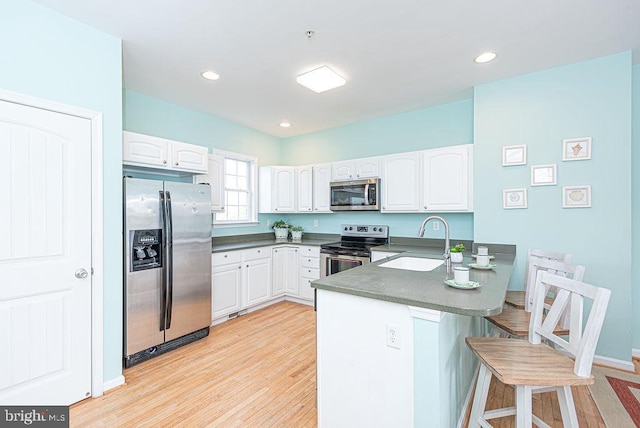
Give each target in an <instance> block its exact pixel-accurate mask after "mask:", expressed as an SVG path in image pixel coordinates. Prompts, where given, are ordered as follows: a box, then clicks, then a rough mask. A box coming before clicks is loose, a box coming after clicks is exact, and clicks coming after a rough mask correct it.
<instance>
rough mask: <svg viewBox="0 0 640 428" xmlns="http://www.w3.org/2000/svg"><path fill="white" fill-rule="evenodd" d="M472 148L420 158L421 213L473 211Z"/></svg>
mask: <svg viewBox="0 0 640 428" xmlns="http://www.w3.org/2000/svg"><path fill="white" fill-rule="evenodd" d="M472 166H473V146H472V145H471V144H468V145H464V146H452V147H445V148H442V149H434V150H427V151H425V152H423V154H422V171H423V187H422V203H423V205H422V209H423V210H424V211H434V212H443V211H472V210H473V202H472V200H473V198H472V194H473V188H472V183H471V182H472V176H473V173H472Z"/></svg>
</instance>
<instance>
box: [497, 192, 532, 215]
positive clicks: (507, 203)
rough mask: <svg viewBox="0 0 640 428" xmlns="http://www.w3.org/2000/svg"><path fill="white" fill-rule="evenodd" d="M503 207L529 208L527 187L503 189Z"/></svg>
mask: <svg viewBox="0 0 640 428" xmlns="http://www.w3.org/2000/svg"><path fill="white" fill-rule="evenodd" d="M502 208H504V209H505V210H507V209H517V208H527V189H504V190H503V191H502Z"/></svg>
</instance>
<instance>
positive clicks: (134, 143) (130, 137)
mask: <svg viewBox="0 0 640 428" xmlns="http://www.w3.org/2000/svg"><path fill="white" fill-rule="evenodd" d="M122 163H123V164H126V165H143V166H153V167H155V168H158V167H159V168H167V167H169V141H168V140H165V139H163V138H158V137H152V136H150V135H142V134H136V133H134V132H128V131H124V132H123V133H122Z"/></svg>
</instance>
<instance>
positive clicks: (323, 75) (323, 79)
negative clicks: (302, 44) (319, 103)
mask: <svg viewBox="0 0 640 428" xmlns="http://www.w3.org/2000/svg"><path fill="white" fill-rule="evenodd" d="M296 81H297V82H298V83H299V84H301V85H302V86H304V87H306V88H309V89H311V90H312V91H314V92H316V93H320V92H324V91H328V90H329V89H334V88H337V87H339V86H343V85H344V84H345V83H346V82H347V81H346V80H345V79H344V78H343V77H341V76H339V75H338V74H337V73H336V72H335V71H333V70H332V69H330V68H329V67H327V66H326V65H323V66H322V67H320V68H316V69H315V70H311V71H308V72H306V73H302V74H300V75H299V76H298V77H297V78H296Z"/></svg>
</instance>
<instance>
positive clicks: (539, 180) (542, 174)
mask: <svg viewBox="0 0 640 428" xmlns="http://www.w3.org/2000/svg"><path fill="white" fill-rule="evenodd" d="M556 176H557V168H556V164H550V165H533V166H532V167H531V185H532V186H553V185H554V184H556V183H557V177H556Z"/></svg>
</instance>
